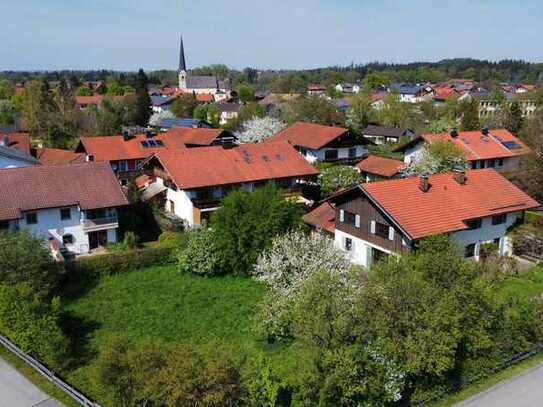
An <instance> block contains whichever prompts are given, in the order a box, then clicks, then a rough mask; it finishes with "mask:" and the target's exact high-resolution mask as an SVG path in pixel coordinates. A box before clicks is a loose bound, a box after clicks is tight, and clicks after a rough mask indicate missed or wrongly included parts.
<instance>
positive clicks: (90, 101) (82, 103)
mask: <svg viewBox="0 0 543 407" xmlns="http://www.w3.org/2000/svg"><path fill="white" fill-rule="evenodd" d="M104 98H110V99H111V100H113V101H114V102H123V101H124V99H125V97H124V96H110V95H92V96H76V97H75V104H76V106H77V107H79V108H80V109H82V110H85V109H87V108H88V107H89V106H98V105H99V104H100V103H102V101H103V100H104Z"/></svg>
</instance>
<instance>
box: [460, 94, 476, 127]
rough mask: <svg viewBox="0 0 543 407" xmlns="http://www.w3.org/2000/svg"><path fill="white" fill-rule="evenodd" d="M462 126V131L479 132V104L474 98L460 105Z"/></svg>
mask: <svg viewBox="0 0 543 407" xmlns="http://www.w3.org/2000/svg"><path fill="white" fill-rule="evenodd" d="M462 114H463V116H462V125H461V129H462V130H464V131H470V130H479V129H480V128H481V122H480V121H479V102H478V101H477V99H475V98H471V100H470V101H469V102H464V103H463V104H462Z"/></svg>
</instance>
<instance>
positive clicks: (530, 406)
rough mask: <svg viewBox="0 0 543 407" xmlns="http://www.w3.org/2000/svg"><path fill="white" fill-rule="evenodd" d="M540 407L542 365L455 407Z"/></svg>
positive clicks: (541, 397)
mask: <svg viewBox="0 0 543 407" xmlns="http://www.w3.org/2000/svg"><path fill="white" fill-rule="evenodd" d="M489 406H492V407H541V406H543V365H539V366H537V367H534V368H532V369H529V370H526V371H525V372H522V373H521V374H519V375H517V376H515V377H513V378H512V379H509V380H505V381H503V382H500V383H498V384H496V385H495V386H493V387H491V388H490V389H488V390H486V391H484V392H483V393H480V394H478V395H476V396H473V397H470V398H469V399H467V400H465V401H463V402H461V403H458V404H455V407H489Z"/></svg>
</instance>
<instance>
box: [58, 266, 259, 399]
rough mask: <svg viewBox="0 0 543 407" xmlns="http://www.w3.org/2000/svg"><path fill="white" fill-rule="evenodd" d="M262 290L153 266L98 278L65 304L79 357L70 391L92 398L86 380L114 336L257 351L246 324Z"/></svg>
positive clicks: (243, 281) (230, 279) (249, 284)
mask: <svg viewBox="0 0 543 407" xmlns="http://www.w3.org/2000/svg"><path fill="white" fill-rule="evenodd" d="M263 293H264V287H263V286H262V285H261V284H259V283H257V282H255V281H254V280H252V279H249V278H241V277H216V278H206V277H199V276H194V275H188V274H180V273H179V272H177V270H176V268H175V267H154V268H149V269H147V270H145V271H134V272H130V273H126V274H121V275H117V276H112V277H105V278H102V279H101V280H100V281H99V282H98V284H97V285H96V286H95V287H93V288H91V289H90V290H89V291H88V292H86V293H84V294H82V296H80V297H79V298H77V299H74V300H70V301H69V302H67V304H66V310H67V311H68V314H69V320H70V321H71V323H70V326H71V330H72V332H73V335H74V337H76V338H77V340H78V343H79V344H80V345H79V347H80V348H81V349H78V354H82V355H84V358H85V359H83V360H82V361H81V366H79V367H77V368H75V369H73V370H72V371H70V372H68V373H67V378H68V379H69V381H70V382H72V383H73V384H75V385H76V386H79V387H81V388H82V389H83V390H85V391H88V392H89V393H90V394H93V395H95V396H98V394H97V392H96V390H94V389H92V386H91V383H90V381H89V377H90V376H91V373H92V364H93V361H94V359H95V357H96V353H97V352H98V351H99V349H100V348H101V347H102V346H103V345H104V343H106V342H107V341H108V339H109V338H111V337H113V336H115V335H123V336H126V337H128V338H129V339H131V340H133V341H143V340H156V341H159V342H166V343H180V342H183V343H190V344H193V345H196V346H202V347H205V346H206V345H209V346H213V344H214V343H218V342H220V343H221V344H222V345H226V346H229V347H232V348H233V349H234V350H236V351H239V353H243V354H247V353H251V352H253V351H254V350H256V349H257V347H259V346H261V345H260V344H259V342H258V340H257V338H256V337H255V336H254V334H253V332H252V330H251V325H252V315H254V312H255V305H256V303H257V302H258V300H259V299H260V298H261V297H262V295H263Z"/></svg>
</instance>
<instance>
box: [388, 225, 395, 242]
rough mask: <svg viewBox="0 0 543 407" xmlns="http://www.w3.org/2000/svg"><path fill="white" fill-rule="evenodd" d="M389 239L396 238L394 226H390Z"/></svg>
mask: <svg viewBox="0 0 543 407" xmlns="http://www.w3.org/2000/svg"><path fill="white" fill-rule="evenodd" d="M388 240H394V228H391V227H390V226H389V227H388Z"/></svg>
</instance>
